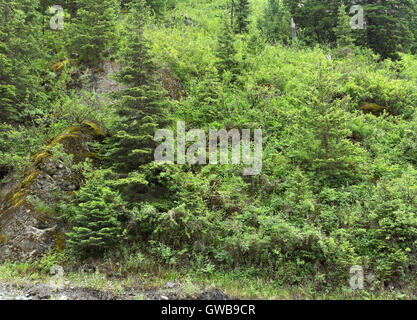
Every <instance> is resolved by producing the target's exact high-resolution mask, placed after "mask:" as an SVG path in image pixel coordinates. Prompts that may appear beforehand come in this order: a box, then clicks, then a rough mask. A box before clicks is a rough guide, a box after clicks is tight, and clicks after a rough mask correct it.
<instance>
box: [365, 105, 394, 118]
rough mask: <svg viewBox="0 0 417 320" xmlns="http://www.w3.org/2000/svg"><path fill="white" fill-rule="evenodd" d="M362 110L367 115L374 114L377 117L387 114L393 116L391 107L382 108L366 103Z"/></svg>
mask: <svg viewBox="0 0 417 320" xmlns="http://www.w3.org/2000/svg"><path fill="white" fill-rule="evenodd" d="M361 110H362V111H363V112H365V113H372V114H373V115H375V116H380V115H382V114H383V113H384V111H385V112H387V113H388V114H392V111H391V109H390V108H389V107H384V106H381V105H379V104H377V103H374V102H366V103H363V104H362V106H361Z"/></svg>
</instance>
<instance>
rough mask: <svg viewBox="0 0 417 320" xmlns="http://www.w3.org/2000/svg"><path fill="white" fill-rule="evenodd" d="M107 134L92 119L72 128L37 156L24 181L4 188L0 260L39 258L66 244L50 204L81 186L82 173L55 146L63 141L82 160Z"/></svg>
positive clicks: (0, 192)
mask: <svg viewBox="0 0 417 320" xmlns="http://www.w3.org/2000/svg"><path fill="white" fill-rule="evenodd" d="M103 136H104V133H103V132H102V131H101V130H100V129H99V128H98V126H97V125H96V124H95V123H93V122H89V121H86V122H84V123H83V124H82V125H80V126H74V127H71V128H69V129H68V130H67V131H66V132H64V133H62V134H61V135H59V136H58V137H57V138H55V139H54V140H53V141H52V142H51V143H50V144H49V145H48V146H47V147H46V148H45V149H44V150H43V151H41V152H38V153H37V154H35V155H34V156H33V165H32V167H31V168H29V169H28V170H27V171H26V174H25V176H24V178H23V179H22V181H19V182H17V183H13V184H9V185H7V186H6V187H5V188H3V189H2V190H0V262H3V261H4V260H19V261H25V260H28V259H30V258H37V257H40V256H41V255H42V254H43V253H44V252H45V251H47V250H49V249H51V248H53V247H57V246H58V247H59V246H62V245H63V241H64V239H63V232H62V230H63V226H62V225H60V223H59V222H58V221H57V219H56V217H55V215H54V212H49V210H47V208H48V205H50V204H51V203H52V202H53V201H56V198H57V197H59V195H62V194H65V193H71V192H73V191H75V190H77V189H78V188H79V187H80V184H81V182H82V176H81V175H80V173H79V172H75V171H74V170H72V169H70V168H67V167H65V166H64V165H63V164H62V163H59V162H57V160H56V159H54V158H53V157H52V155H53V151H52V150H53V148H54V147H55V146H57V145H62V146H63V147H64V150H65V151H66V153H68V154H72V155H73V156H74V161H76V162H78V161H82V160H84V159H86V158H87V157H93V156H94V152H93V150H91V147H90V146H89V144H88V143H89V142H92V141H94V140H95V139H99V138H101V137H103Z"/></svg>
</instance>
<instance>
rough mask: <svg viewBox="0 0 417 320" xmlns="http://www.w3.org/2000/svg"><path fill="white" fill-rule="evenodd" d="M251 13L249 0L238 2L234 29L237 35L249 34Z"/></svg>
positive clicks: (239, 0)
mask: <svg viewBox="0 0 417 320" xmlns="http://www.w3.org/2000/svg"><path fill="white" fill-rule="evenodd" d="M249 13H250V6H249V0H238V1H237V3H236V7H235V22H234V24H235V25H234V29H235V32H236V33H248V31H249V30H248V26H249Z"/></svg>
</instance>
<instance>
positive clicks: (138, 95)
mask: <svg viewBox="0 0 417 320" xmlns="http://www.w3.org/2000/svg"><path fill="white" fill-rule="evenodd" d="M145 12H146V7H145V2H144V0H134V1H132V2H131V3H130V11H129V14H128V17H127V18H126V19H127V20H126V23H125V31H124V41H123V44H124V46H123V48H122V49H121V57H120V61H119V62H120V64H121V65H122V66H123V69H122V70H121V71H120V73H119V74H118V75H117V80H118V81H119V82H120V83H121V84H123V85H124V86H125V88H124V89H123V90H122V91H121V92H119V93H118V94H117V95H116V98H117V102H116V106H117V107H116V108H117V113H118V115H119V116H120V118H121V120H120V124H119V125H118V126H117V128H116V131H117V132H116V133H115V134H114V135H113V136H112V137H111V138H110V139H109V140H108V152H107V156H109V158H110V159H111V161H112V162H113V164H114V167H115V168H116V170H117V172H119V173H123V174H127V173H129V172H132V171H135V170H138V169H139V167H140V166H141V165H143V164H146V163H148V162H150V161H152V160H153V151H154V148H155V147H156V145H155V141H154V136H155V133H156V131H157V129H158V128H161V127H164V126H165V125H166V124H167V123H168V120H167V118H168V116H167V108H168V106H169V101H168V100H167V98H166V95H165V92H164V91H163V89H162V88H161V86H160V84H159V82H158V81H157V77H158V74H157V67H156V65H155V63H154V61H153V57H152V55H151V53H150V50H149V43H148V41H147V40H146V39H145V38H144V36H143V25H144V20H145V19H146V16H145Z"/></svg>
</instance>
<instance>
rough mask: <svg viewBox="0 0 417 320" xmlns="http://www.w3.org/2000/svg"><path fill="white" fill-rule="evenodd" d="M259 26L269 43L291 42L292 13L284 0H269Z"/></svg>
mask: <svg viewBox="0 0 417 320" xmlns="http://www.w3.org/2000/svg"><path fill="white" fill-rule="evenodd" d="M258 27H259V29H260V30H261V32H262V34H263V36H264V37H265V39H266V40H267V41H268V42H269V43H275V42H283V43H284V44H289V43H291V15H290V12H289V10H288V8H287V7H286V6H285V5H284V3H283V2H282V0H269V1H268V5H267V7H266V8H265V11H264V14H263V16H262V17H261V18H260V19H259V21H258Z"/></svg>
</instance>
